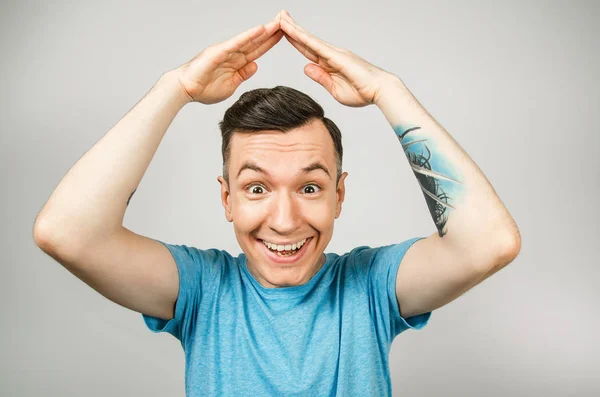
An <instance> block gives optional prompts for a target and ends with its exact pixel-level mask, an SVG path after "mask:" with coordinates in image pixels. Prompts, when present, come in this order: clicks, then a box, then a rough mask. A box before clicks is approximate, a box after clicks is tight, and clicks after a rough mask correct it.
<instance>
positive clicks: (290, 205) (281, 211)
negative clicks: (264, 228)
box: [269, 193, 301, 236]
mask: <svg viewBox="0 0 600 397" xmlns="http://www.w3.org/2000/svg"><path fill="white" fill-rule="evenodd" d="M300 222H301V220H300V207H299V205H298V203H297V202H296V200H295V199H294V197H291V195H290V194H287V193H282V194H280V195H279V196H278V197H277V200H275V201H274V203H273V205H272V207H271V211H270V222H269V227H270V228H271V229H272V230H274V231H275V232H277V233H278V234H280V235H283V236H285V235H290V234H292V233H293V232H294V231H296V229H298V227H299V226H300Z"/></svg>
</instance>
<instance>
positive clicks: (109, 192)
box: [33, 15, 283, 320]
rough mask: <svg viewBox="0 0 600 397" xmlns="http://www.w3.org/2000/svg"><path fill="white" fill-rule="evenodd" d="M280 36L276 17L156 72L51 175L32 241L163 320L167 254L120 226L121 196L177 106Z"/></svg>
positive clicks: (240, 70)
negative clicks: (145, 88)
mask: <svg viewBox="0 0 600 397" xmlns="http://www.w3.org/2000/svg"><path fill="white" fill-rule="evenodd" d="M282 36H283V32H281V31H280V30H279V15H277V16H276V17H275V19H273V20H272V21H271V22H269V23H268V24H266V25H258V26H255V27H254V28H252V29H249V30H247V31H245V32H243V33H241V34H239V35H237V36H235V37H234V38H232V39H230V40H227V41H225V42H222V43H219V44H216V45H212V46H210V47H207V48H206V49H204V50H203V51H202V52H201V53H200V54H199V55H198V56H196V57H195V58H194V59H192V60H190V61H189V62H187V63H185V64H184V65H182V66H180V67H178V68H176V69H174V70H172V71H170V72H167V73H165V74H164V75H163V76H162V77H161V78H160V79H159V80H158V82H157V83H156V84H155V85H154V87H153V88H152V89H151V90H150V91H149V92H148V93H147V94H146V96H145V97H144V98H143V99H142V100H141V101H140V102H138V103H137V104H136V105H135V106H134V107H133V108H132V109H131V110H130V111H129V113H127V114H126V115H125V117H123V119H122V120H120V121H119V122H118V123H117V124H116V125H115V126H114V127H113V128H112V129H111V130H110V131H109V132H108V133H106V135H105V136H104V137H102V139H100V140H99V141H98V142H97V143H96V144H95V145H94V146H93V147H92V148H91V149H90V150H89V151H88V152H87V153H85V155H84V156H83V157H81V158H80V159H79V160H78V161H77V162H76V163H75V165H74V166H73V167H72V168H71V169H70V170H69V172H68V173H67V175H66V176H65V177H64V178H63V179H62V180H61V182H60V183H59V184H58V186H57V187H56V189H55V190H54V192H53V193H52V195H51V196H50V198H49V199H48V202H47V203H46V204H45V205H44V207H43V208H42V210H41V211H40V213H39V214H38V217H37V219H36V222H35V225H34V232H33V233H34V239H35V242H36V244H37V245H38V246H39V247H40V248H41V249H42V250H43V251H44V252H46V253H47V254H48V255H50V256H51V257H52V258H54V259H56V260H57V261H58V262H59V263H61V264H62V265H63V266H64V267H66V268H67V270H69V271H70V272H71V273H73V274H74V275H75V276H77V277H78V278H80V279H81V280H82V281H84V282H85V283H86V284H88V285H89V286H91V287H92V288H94V289H95V290H97V291H98V292H99V293H100V294H102V295H104V296H105V297H107V298H108V299H110V300H112V301H113V302H115V303H118V304H120V305H122V306H125V307H127V308H130V309H132V310H135V311H137V312H140V313H144V314H147V315H150V316H154V317H158V318H162V319H165V320H170V319H171V318H173V315H174V307H175V303H176V299H177V296H178V292H179V282H180V280H179V274H178V271H177V266H176V263H175V259H174V258H173V256H172V255H171V253H170V251H169V249H168V248H167V247H165V246H164V245H163V244H162V243H160V242H159V241H156V240H153V239H150V238H147V237H144V236H140V235H138V234H136V233H133V232H132V231H130V230H128V229H127V228H125V227H124V226H123V218H124V216H125V211H126V209H127V205H128V203H129V199H130V198H131V195H132V194H133V192H135V190H136V189H137V187H138V185H139V183H140V181H141V179H142V177H143V175H144V173H145V172H146V169H147V168H148V166H149V164H150V161H151V160H152V158H153V157H154V154H155V153H156V150H157V149H158V146H159V144H160V142H161V140H162V138H163V137H164V135H165V133H166V131H167V128H168V127H169V125H170V124H171V122H172V121H173V119H174V118H175V116H176V115H177V113H178V112H179V110H181V108H182V107H183V106H184V105H185V104H186V103H188V102H191V101H195V102H200V103H203V104H210V103H217V102H221V101H222V100H224V99H227V98H228V97H230V96H231V95H232V94H233V93H234V91H235V90H236V89H237V88H238V86H239V85H240V84H241V83H242V82H243V81H245V80H247V79H249V78H250V77H251V76H252V75H253V74H254V73H255V72H256V70H257V65H256V63H255V62H254V60H255V59H257V58H259V57H260V56H262V55H263V54H264V53H265V52H267V51H268V50H269V49H270V48H272V47H273V46H274V45H275V44H276V43H277V42H278V41H279V40H280V39H281V37H282Z"/></svg>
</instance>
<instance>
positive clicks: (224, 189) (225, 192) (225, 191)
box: [217, 176, 233, 222]
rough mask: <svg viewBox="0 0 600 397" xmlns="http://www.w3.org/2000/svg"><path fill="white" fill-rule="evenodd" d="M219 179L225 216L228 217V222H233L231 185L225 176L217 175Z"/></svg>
mask: <svg viewBox="0 0 600 397" xmlns="http://www.w3.org/2000/svg"><path fill="white" fill-rule="evenodd" d="M217 181H218V182H219V183H220V184H221V203H222V204H223V208H224V209H225V218H227V221H228V222H233V217H232V216H231V195H230V194H229V186H227V182H225V178H223V177H222V176H219V177H217Z"/></svg>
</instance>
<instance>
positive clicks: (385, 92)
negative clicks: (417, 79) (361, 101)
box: [373, 74, 411, 108]
mask: <svg viewBox="0 0 600 397" xmlns="http://www.w3.org/2000/svg"><path fill="white" fill-rule="evenodd" d="M410 95H411V94H410V91H409V90H408V88H406V86H405V85H404V83H403V82H402V80H400V78H399V77H398V76H396V75H393V74H389V75H388V76H386V78H385V79H384V80H383V83H382V84H381V87H380V89H379V90H378V91H377V94H376V96H375V99H374V101H373V103H374V104H375V105H376V106H377V107H379V108H382V107H385V106H386V105H387V104H389V103H390V102H394V101H397V100H398V99H399V98H401V97H405V98H406V97H409V96H410Z"/></svg>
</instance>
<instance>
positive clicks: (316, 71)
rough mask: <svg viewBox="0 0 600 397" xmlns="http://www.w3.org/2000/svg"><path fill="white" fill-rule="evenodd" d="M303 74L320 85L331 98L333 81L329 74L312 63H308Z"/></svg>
mask: <svg viewBox="0 0 600 397" xmlns="http://www.w3.org/2000/svg"><path fill="white" fill-rule="evenodd" d="M304 73H305V74H306V75H307V76H308V77H310V78H311V79H313V80H314V81H316V82H317V83H319V84H321V85H322V86H323V88H325V89H326V90H327V91H328V92H329V93H330V94H331V95H332V96H333V79H332V78H331V75H330V74H329V73H327V72H326V71H325V70H323V69H322V68H321V67H319V66H318V65H315V64H313V63H309V64H308V65H306V66H305V67H304ZM334 97H335V96H334Z"/></svg>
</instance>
